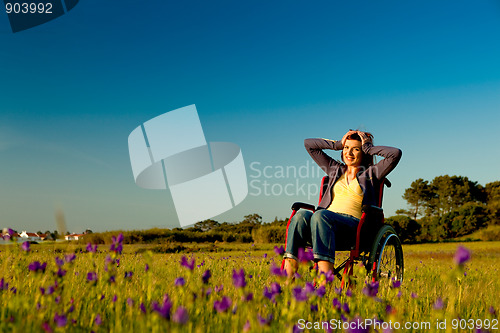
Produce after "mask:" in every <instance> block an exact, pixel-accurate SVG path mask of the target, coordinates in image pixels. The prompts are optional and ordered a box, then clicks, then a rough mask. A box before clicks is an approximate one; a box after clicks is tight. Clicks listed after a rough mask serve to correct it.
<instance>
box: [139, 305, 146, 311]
mask: <svg viewBox="0 0 500 333" xmlns="http://www.w3.org/2000/svg"><path fill="white" fill-rule="evenodd" d="M139 308H140V309H141V312H142V313H146V306H145V305H144V303H141V305H140V306H139Z"/></svg>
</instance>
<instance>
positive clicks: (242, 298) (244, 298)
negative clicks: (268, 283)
mask: <svg viewBox="0 0 500 333" xmlns="http://www.w3.org/2000/svg"><path fill="white" fill-rule="evenodd" d="M241 300H242V301H244V302H250V301H251V300H253V293H248V294H246V295H245V296H242V297H241Z"/></svg>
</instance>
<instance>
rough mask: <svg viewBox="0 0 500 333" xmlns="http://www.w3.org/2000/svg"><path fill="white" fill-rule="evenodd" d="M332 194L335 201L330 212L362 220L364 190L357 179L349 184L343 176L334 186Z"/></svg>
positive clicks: (330, 207)
mask: <svg viewBox="0 0 500 333" xmlns="http://www.w3.org/2000/svg"><path fill="white" fill-rule="evenodd" d="M332 192H333V193H332V198H333V199H332V203H331V204H330V206H329V207H328V210H331V211H332V212H335V213H343V214H348V215H352V216H354V217H356V218H358V219H360V218H361V204H362V202H363V190H362V189H361V187H360V186H359V183H358V179H357V178H354V180H352V181H351V182H350V183H349V184H348V183H347V177H346V175H345V174H343V175H342V176H341V177H340V178H339V179H338V180H337V182H336V183H335V184H334V185H333V189H332Z"/></svg>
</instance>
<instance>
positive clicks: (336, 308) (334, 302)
mask: <svg viewBox="0 0 500 333" xmlns="http://www.w3.org/2000/svg"><path fill="white" fill-rule="evenodd" d="M332 305H333V308H334V309H335V310H337V311H340V307H341V304H340V301H339V300H338V298H336V297H335V298H334V299H333V301H332Z"/></svg>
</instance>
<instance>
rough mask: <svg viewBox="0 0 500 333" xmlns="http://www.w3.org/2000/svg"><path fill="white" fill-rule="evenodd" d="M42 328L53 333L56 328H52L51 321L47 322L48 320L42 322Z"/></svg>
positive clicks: (48, 332)
mask: <svg viewBox="0 0 500 333" xmlns="http://www.w3.org/2000/svg"><path fill="white" fill-rule="evenodd" d="M42 329H43V330H44V331H45V332H47V333H52V332H54V330H53V329H52V327H50V325H49V323H47V322H44V323H43V324H42Z"/></svg>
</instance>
